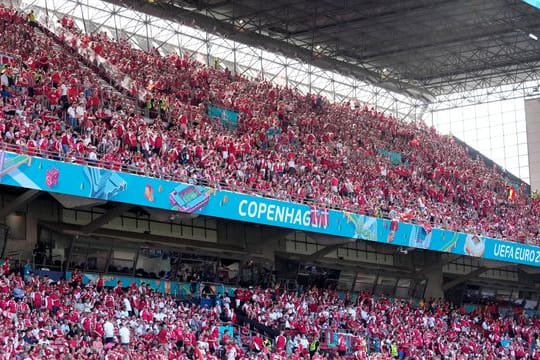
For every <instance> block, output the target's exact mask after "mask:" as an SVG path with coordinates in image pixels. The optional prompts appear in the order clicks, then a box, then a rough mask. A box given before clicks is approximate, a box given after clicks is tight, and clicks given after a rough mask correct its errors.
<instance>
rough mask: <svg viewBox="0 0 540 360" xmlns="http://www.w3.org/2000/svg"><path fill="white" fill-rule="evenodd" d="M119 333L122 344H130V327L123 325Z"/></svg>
mask: <svg viewBox="0 0 540 360" xmlns="http://www.w3.org/2000/svg"><path fill="white" fill-rule="evenodd" d="M118 335H120V343H122V344H129V337H130V334H129V329H128V328H127V327H125V326H122V327H121V328H120V330H118Z"/></svg>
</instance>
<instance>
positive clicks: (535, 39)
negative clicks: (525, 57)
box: [529, 33, 538, 41]
mask: <svg viewBox="0 0 540 360" xmlns="http://www.w3.org/2000/svg"><path fill="white" fill-rule="evenodd" d="M529 37H530V38H531V39H533V40H534V41H537V40H538V36H536V35H534V34H533V33H529Z"/></svg>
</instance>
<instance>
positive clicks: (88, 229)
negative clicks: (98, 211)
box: [81, 204, 133, 234]
mask: <svg viewBox="0 0 540 360" xmlns="http://www.w3.org/2000/svg"><path fill="white" fill-rule="evenodd" d="M132 207H133V205H130V204H119V205H118V206H116V207H114V208H112V209H111V210H109V211H107V212H106V213H104V214H103V215H101V216H100V217H98V218H97V219H94V220H92V221H90V222H89V223H88V224H86V225H84V226H83V227H82V228H81V232H82V233H83V234H91V233H93V232H94V231H96V230H97V229H99V228H100V227H102V226H103V225H106V224H108V223H109V222H110V221H111V220H113V219H115V218H117V217H118V216H120V215H122V214H123V213H125V212H126V211H128V210H129V209H131V208H132Z"/></svg>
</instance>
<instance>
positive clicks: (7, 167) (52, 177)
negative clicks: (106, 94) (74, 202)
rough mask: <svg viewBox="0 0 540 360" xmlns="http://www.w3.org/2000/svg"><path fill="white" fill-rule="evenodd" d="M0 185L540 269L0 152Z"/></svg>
mask: <svg viewBox="0 0 540 360" xmlns="http://www.w3.org/2000/svg"><path fill="white" fill-rule="evenodd" d="M0 183H2V184H4V185H11V186H18V187H23V188H28V189H37V190H43V191H48V192H53V193H60V194H65V195H74V196H82V197H87V198H95V199H100V200H113V201H117V202H122V203H128V204H133V205H140V206H148V207H154V208H159V209H165V210H172V211H181V212H184V213H197V214H200V215H206V216H214V217H219V218H224V219H229V220H237V221H244V222H252V223H258V224H264V225H271V226H279V227H283V228H289V229H293V230H299V231H310V232H316V233H321V234H326V235H334V236H340V237H346V238H355V239H359V240H368V241H376V242H381V243H388V244H392V245H396V246H404V247H413V248H420V249H428V250H433V251H439V252H446V253H453V254H459V255H467V256H474V257H480V258H485V259H490V260H500V261H506V262H511V263H518V264H525V265H532V266H538V267H540V247H536V246H531V245H526V244H520V243H515V242H509V241H503V240H496V239H492V238H488V237H482V236H476V235H468V234H464V233H459V232H453V231H448V230H442V229H433V230H431V229H426V228H424V227H423V226H420V225H415V224H408V223H401V222H399V223H398V222H396V221H393V222H392V221H390V220H387V219H380V218H375V217H369V216H365V215H360V214H354V213H350V212H346V211H337V210H329V209H324V208H322V209H321V208H315V207H310V206H307V205H303V204H298V203H290V202H286V201H281V200H275V199H270V198H263V197H259V196H254V195H248V194H241V193H235V192H231V191H223V190H216V189H212V188H208V187H204V186H196V185H190V184H185V183H179V182H174V181H169V180H163V179H156V178H149V177H144V176H140V175H135V174H129V173H122V172H116V171H112V170H107V169H102V168H97V167H89V166H83V165H79V164H73V163H67V162H62V161H55V160H50V159H44V158H39V157H32V156H28V155H23V154H16V153H12V152H4V153H0Z"/></svg>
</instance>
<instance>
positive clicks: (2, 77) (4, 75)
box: [0, 74, 9, 86]
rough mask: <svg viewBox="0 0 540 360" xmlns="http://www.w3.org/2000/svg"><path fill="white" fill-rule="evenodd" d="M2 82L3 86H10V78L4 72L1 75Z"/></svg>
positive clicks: (0, 80) (0, 81)
mask: <svg viewBox="0 0 540 360" xmlns="http://www.w3.org/2000/svg"><path fill="white" fill-rule="evenodd" d="M0 84H1V85H2V86H9V78H8V76H7V75H6V74H2V75H1V76H0Z"/></svg>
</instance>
